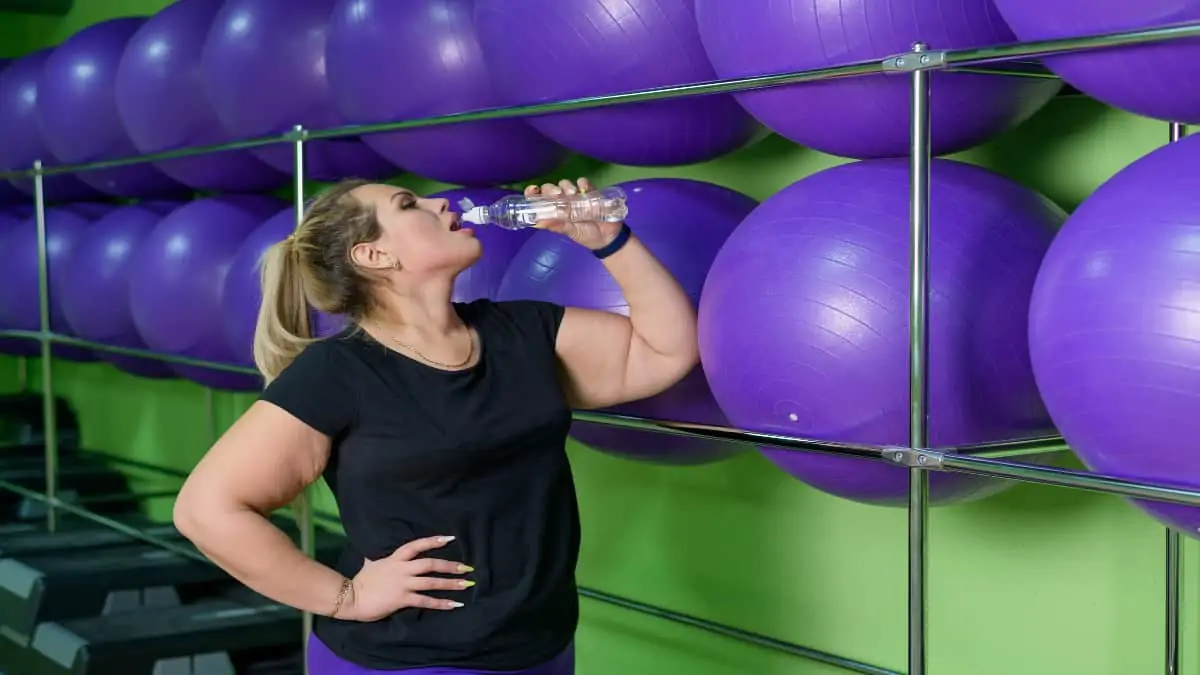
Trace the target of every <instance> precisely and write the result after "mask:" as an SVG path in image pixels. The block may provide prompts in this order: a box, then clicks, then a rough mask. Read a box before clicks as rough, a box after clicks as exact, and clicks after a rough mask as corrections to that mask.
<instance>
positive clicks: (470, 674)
mask: <svg viewBox="0 0 1200 675" xmlns="http://www.w3.org/2000/svg"><path fill="white" fill-rule="evenodd" d="M308 672H309V673H310V675H389V674H391V673H404V675H574V673H575V650H574V647H568V648H567V650H566V651H564V652H563V653H562V654H559V655H558V656H556V657H554V658H553V659H551V660H549V661H547V662H546V663H543V664H542V665H540V666H534V667H532V668H527V669H525V670H505V671H495V670H463V669H461V668H443V667H440V666H434V667H432V668H416V669H409V670H371V669H369V668H363V667H362V666H360V665H356V664H353V663H350V662H348V661H344V660H342V659H340V658H338V656H337V655H336V654H334V653H333V652H331V651H329V647H326V646H325V643H323V642H321V641H320V640H318V639H317V636H316V635H313V636H311V637H310V638H309V640H308Z"/></svg>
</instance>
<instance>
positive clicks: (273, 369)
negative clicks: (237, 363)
mask: <svg viewBox="0 0 1200 675" xmlns="http://www.w3.org/2000/svg"><path fill="white" fill-rule="evenodd" d="M300 265H301V263H300V260H299V256H298V255H297V250H296V245H295V240H294V238H293V237H288V238H287V239H284V240H283V241H281V242H278V243H276V244H274V245H272V246H271V247H270V248H268V249H267V252H266V254H265V255H264V256H263V261H262V304H261V305H260V306H259V309H258V323H257V325H256V326H255V328H254V365H255V366H257V367H258V371H259V372H260V373H262V376H263V378H264V379H265V380H266V383H267V384H270V383H271V381H272V380H274V379H275V378H276V377H279V374H280V373H281V372H283V369H284V368H287V367H288V365H290V364H291V362H292V361H293V360H295V358H296V357H297V356H299V355H300V352H302V351H304V348H305V347H307V346H308V345H309V344H310V343H311V342H312V341H313V336H312V326H311V325H310V317H309V309H308V300H307V298H306V296H305V293H304V277H303V273H302V272H301V269H300Z"/></svg>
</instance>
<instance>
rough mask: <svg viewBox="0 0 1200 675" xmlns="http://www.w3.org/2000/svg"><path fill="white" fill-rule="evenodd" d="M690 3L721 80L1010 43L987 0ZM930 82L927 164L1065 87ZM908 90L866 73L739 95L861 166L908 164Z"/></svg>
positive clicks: (1033, 82)
mask: <svg viewBox="0 0 1200 675" xmlns="http://www.w3.org/2000/svg"><path fill="white" fill-rule="evenodd" d="M1022 1H1023V2H1024V1H1028V0H1022ZM695 2H696V17H697V20H698V22H699V26H700V35H701V37H702V38H703V41H704V47H705V50H706V51H707V54H708V58H709V59H710V61H711V62H712V64H713V66H714V67H715V68H716V72H717V74H718V75H720V76H721V77H725V78H732V77H748V76H753V75H769V74H774V73H779V72H786V71H794V70H809V69H815V68H826V67H829V66H837V65H844V64H848V63H851V62H856V61H865V60H876V59H878V60H882V59H884V58H887V57H888V56H892V55H896V54H902V53H905V52H909V51H910V50H911V46H912V44H913V42H916V41H918V40H927V41H929V42H930V43H931V44H930V48H931V49H959V48H965V47H979V46H985V45H993V44H997V43H1004V42H1012V41H1014V40H1015V38H1014V36H1013V34H1012V32H1011V31H1009V29H1008V28H1007V27H1006V26H1005V25H1004V21H1003V20H1001V18H1000V15H999V14H998V13H997V12H996V8H995V7H993V6H992V2H991V0H958V1H957V2H954V3H951V4H952V6H951V4H948V3H946V2H944V0H842V1H841V2H835V3H832V4H830V3H825V2H821V0H780V1H777V2H748V3H737V2H729V1H728V0H695ZM1042 4H1052V3H1046V2H1043V3H1042ZM929 81H930V90H931V98H932V101H933V104H932V106H931V108H930V116H931V127H932V134H931V139H932V141H931V142H932V144H933V152H934V154H947V153H953V152H958V151H960V150H965V149H967V148H970V147H973V146H976V145H978V144H980V143H983V142H985V141H987V140H989V139H991V138H993V137H994V136H996V135H997V134H999V133H1001V132H1003V131H1005V130H1007V129H1009V128H1012V127H1015V126H1016V125H1018V124H1020V123H1022V122H1024V121H1025V120H1026V119H1028V118H1029V117H1030V116H1032V115H1033V114H1034V113H1035V112H1037V111H1038V110H1040V109H1041V108H1042V107H1043V106H1044V105H1045V104H1046V103H1047V102H1049V101H1050V99H1051V98H1053V97H1054V95H1055V94H1057V93H1058V91H1059V90H1060V89H1061V88H1062V83H1061V82H1059V81H1058V80H1053V79H1051V80H1047V79H1036V78H1022V77H998V76H995V75H984V74H970V73H943V72H935V73H932V74H931V75H930V77H929ZM911 86H912V85H911V82H910V78H908V77H903V76H896V75H868V76H862V77H852V78H845V79H840V80H827V81H824V82H811V83H805V84H799V85H791V86H785V87H774V88H769V89H760V90H754V91H746V92H740V93H738V94H736V96H737V99H738V101H740V102H741V104H742V105H743V106H745V108H746V110H748V111H750V113H751V114H753V115H754V116H755V117H756V118H758V120H759V121H760V122H762V123H763V124H765V125H766V126H767V127H769V128H770V129H771V130H773V131H775V132H776V133H777V134H779V135H781V136H783V137H785V138H788V139H790V140H791V141H793V142H795V143H798V144H800V145H802V146H805V147H808V148H812V149H814V150H818V151H821V152H825V153H828V154H832V155H838V156H842V157H855V158H860V159H861V158H874V157H902V156H907V155H908V154H909V146H910V132H909V126H910V125H909V117H910V116H909V112H908V110H909V105H910V103H909V101H910V99H911V97H912V94H911Z"/></svg>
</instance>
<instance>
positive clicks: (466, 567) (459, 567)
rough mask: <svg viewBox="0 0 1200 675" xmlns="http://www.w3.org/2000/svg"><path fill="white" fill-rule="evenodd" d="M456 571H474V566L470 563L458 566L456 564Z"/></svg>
mask: <svg viewBox="0 0 1200 675" xmlns="http://www.w3.org/2000/svg"><path fill="white" fill-rule="evenodd" d="M458 571H459V572H460V573H463V574H465V573H467V572H474V571H475V568H474V567H471V566H470V565H459V566H458Z"/></svg>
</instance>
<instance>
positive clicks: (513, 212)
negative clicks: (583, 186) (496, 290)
mask: <svg viewBox="0 0 1200 675" xmlns="http://www.w3.org/2000/svg"><path fill="white" fill-rule="evenodd" d="M459 207H460V208H461V209H462V211H463V216H462V219H463V220H464V221H466V222H468V223H474V224H475V225H497V226H499V227H503V228H505V229H507V230H521V229H524V228H527V227H533V226H534V225H535V224H536V223H537V222H538V221H540V220H562V221H568V222H571V221H574V222H584V221H596V222H610V223H618V222H621V221H622V220H625V216H626V215H628V213H629V208H628V207H627V206H626V204H625V191H624V190H622V189H621V188H619V187H606V188H604V189H602V190H592V191H590V192H581V193H579V194H573V195H533V196H532V197H526V196H525V195H510V196H508V197H505V198H503V199H501V200H500V201H498V202H496V203H494V204H485V205H482V206H476V205H475V204H474V203H472V202H471V200H469V199H463V200H462V201H460V202H459Z"/></svg>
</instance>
